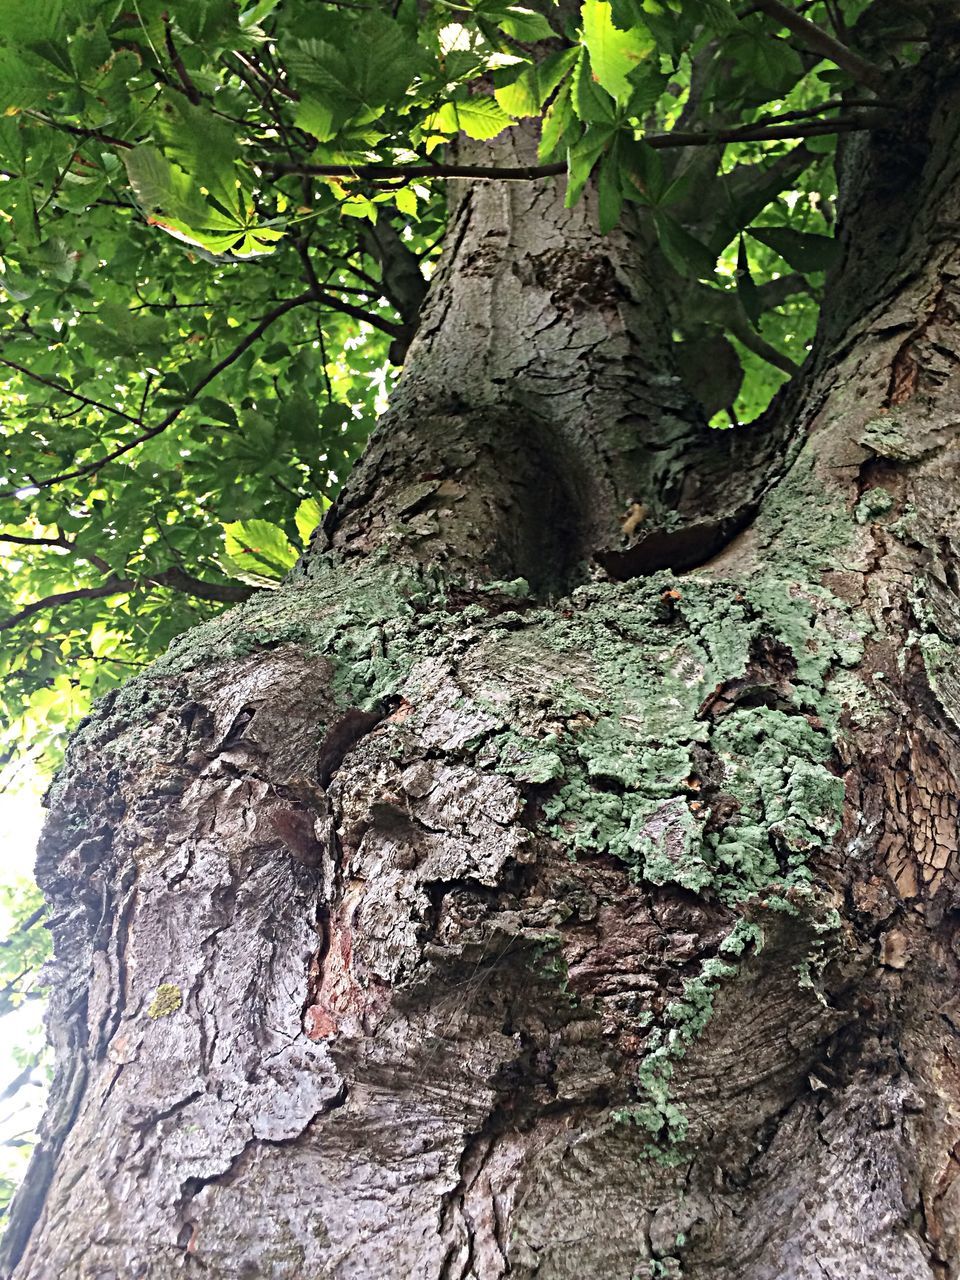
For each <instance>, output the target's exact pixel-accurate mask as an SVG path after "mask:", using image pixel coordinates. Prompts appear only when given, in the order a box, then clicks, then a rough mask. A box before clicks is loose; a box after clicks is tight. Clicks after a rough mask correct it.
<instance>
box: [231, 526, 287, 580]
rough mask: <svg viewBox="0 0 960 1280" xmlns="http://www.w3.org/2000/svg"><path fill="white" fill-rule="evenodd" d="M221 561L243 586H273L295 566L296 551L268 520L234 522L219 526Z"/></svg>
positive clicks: (280, 530) (281, 531)
mask: <svg viewBox="0 0 960 1280" xmlns="http://www.w3.org/2000/svg"><path fill="white" fill-rule="evenodd" d="M223 534H224V537H223V545H224V554H223V555H222V556H221V559H222V561H223V563H224V565H225V567H228V568H229V570H230V571H232V572H233V573H234V575H235V576H236V577H238V578H241V580H242V581H244V582H250V583H254V584H255V585H258V586H262V585H271V586H276V584H277V582H278V581H279V579H281V578H282V577H283V576H284V574H286V573H288V572H289V571H290V570H291V569H292V568H293V566H294V565H295V564H296V563H297V550H296V548H295V547H294V546H293V544H292V543H291V542H290V539H289V538H288V537H287V535H286V534H285V533H284V532H283V530H282V529H281V528H279V526H277V525H275V524H271V522H270V521H269V520H234V521H232V522H231V523H229V524H225V525H224V526H223Z"/></svg>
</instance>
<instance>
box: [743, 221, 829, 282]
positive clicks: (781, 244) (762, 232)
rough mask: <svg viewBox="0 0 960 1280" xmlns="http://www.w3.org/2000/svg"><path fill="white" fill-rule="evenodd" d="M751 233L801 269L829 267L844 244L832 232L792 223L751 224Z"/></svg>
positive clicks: (814, 269)
mask: <svg viewBox="0 0 960 1280" xmlns="http://www.w3.org/2000/svg"><path fill="white" fill-rule="evenodd" d="M748 231H749V234H750V235H751V236H753V238H754V240H759V241H760V243H761V244H765V245H766V246H767V248H768V249H772V250H773V251H774V253H779V255H780V257H781V258H783V260H784V261H785V262H787V263H789V265H790V266H791V267H794V268H795V269H796V270H797V271H802V272H803V273H804V274H807V273H808V272H811V271H827V270H828V269H829V268H830V267H832V266H833V265H834V263H835V262H836V261H837V259H838V257H839V256H840V245H839V244H838V243H837V241H836V240H834V239H832V237H830V236H820V235H814V234H813V233H812V232H810V231H795V230H794V229H793V228H792V227H749V228H748Z"/></svg>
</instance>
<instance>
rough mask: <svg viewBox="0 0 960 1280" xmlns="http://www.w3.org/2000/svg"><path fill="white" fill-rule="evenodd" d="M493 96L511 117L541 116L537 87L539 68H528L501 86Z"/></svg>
mask: <svg viewBox="0 0 960 1280" xmlns="http://www.w3.org/2000/svg"><path fill="white" fill-rule="evenodd" d="M493 96H494V97H495V98H496V100H497V102H498V103H499V104H500V106H501V107H502V108H503V109H504V111H505V112H506V113H507V115H509V116H514V117H517V118H519V117H521V116H536V115H539V114H540V93H539V87H538V85H537V68H536V67H527V68H526V69H525V70H524V71H521V73H520V75H518V76H516V77H515V78H514V79H513V80H511V81H509V82H506V81H504V82H503V83H501V84H500V86H499V88H496V89H494V91H493Z"/></svg>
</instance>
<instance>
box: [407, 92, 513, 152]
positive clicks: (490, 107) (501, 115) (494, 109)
mask: <svg viewBox="0 0 960 1280" xmlns="http://www.w3.org/2000/svg"><path fill="white" fill-rule="evenodd" d="M426 124H427V127H429V128H434V129H440V130H442V131H443V132H444V133H457V132H463V133H465V134H466V135H467V137H468V138H474V139H476V140H477V141H479V142H486V141H487V139H489V138H495V137H496V136H497V134H498V133H502V132H503V130H504V129H506V128H507V127H508V126H509V125H511V124H513V121H512V120H511V119H510V117H509V116H508V115H507V113H506V112H505V111H504V109H503V108H502V107H501V106H500V104H499V103H498V102H496V101H495V100H494V99H493V98H487V97H484V96H481V95H476V96H474V97H471V98H465V99H464V100H463V101H462V102H446V103H444V105H443V106H442V107H441V108H440V110H439V111H438V112H437V113H436V114H435V115H434V116H430V117H428V119H427V121H426Z"/></svg>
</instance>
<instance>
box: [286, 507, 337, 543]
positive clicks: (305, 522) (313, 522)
mask: <svg viewBox="0 0 960 1280" xmlns="http://www.w3.org/2000/svg"><path fill="white" fill-rule="evenodd" d="M329 506H330V499H329V498H322V499H320V500H318V499H316V498H304V500H303V501H302V502H301V503H300V505H299V507H297V510H296V513H295V515H294V517H293V518H294V520H295V521H296V524H297V532H298V533H299V534H300V541H301V542H302V543H303V545H304V546H305V547H306V546H307V544H308V543H309V541H310V538H311V537H312V535H313V532H314V530H315V529H316V527H317V525H318V524H319V523H320V521H321V520H322V519H323V513H324V512H325V511H326V510H327V508H328V507H329Z"/></svg>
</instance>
